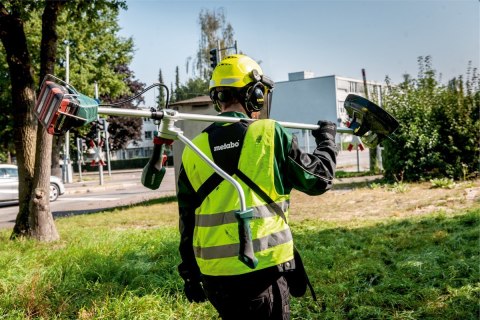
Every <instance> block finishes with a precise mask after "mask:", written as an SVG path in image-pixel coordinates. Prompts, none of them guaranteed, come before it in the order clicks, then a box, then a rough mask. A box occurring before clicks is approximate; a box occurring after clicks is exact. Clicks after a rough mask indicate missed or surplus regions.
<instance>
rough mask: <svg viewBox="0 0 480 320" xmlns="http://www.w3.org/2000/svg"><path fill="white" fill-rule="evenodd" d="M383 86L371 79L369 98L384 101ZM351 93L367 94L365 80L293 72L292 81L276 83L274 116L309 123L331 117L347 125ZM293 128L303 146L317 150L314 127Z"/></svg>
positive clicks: (340, 137)
mask: <svg viewBox="0 0 480 320" xmlns="http://www.w3.org/2000/svg"><path fill="white" fill-rule="evenodd" d="M383 86H384V85H382V84H379V83H376V82H367V87H368V93H369V98H370V99H371V100H373V101H376V102H377V103H379V104H380V105H381V99H382V96H381V94H382V88H383ZM350 93H354V94H357V95H360V96H365V94H364V85H363V81H362V80H357V79H351V78H345V77H340V76H336V75H331V76H323V77H314V75H313V73H311V72H305V71H302V72H295V73H289V75H288V81H282V82H276V83H275V89H274V91H273V99H272V110H271V118H272V119H275V120H278V121H288V122H299V123H309V124H316V123H317V121H318V120H329V121H332V122H335V123H336V124H337V126H339V127H340V126H345V121H346V120H347V118H348V116H347V113H346V110H345V108H344V106H343V105H344V102H345V98H346V97H347V95H348V94H350ZM290 131H291V132H292V133H293V134H295V135H297V138H298V141H299V144H300V146H301V147H303V148H305V149H306V150H308V151H309V152H311V151H313V148H314V141H313V137H312V136H311V134H310V131H306V130H299V129H290ZM349 139H351V135H337V143H340V142H341V141H349Z"/></svg>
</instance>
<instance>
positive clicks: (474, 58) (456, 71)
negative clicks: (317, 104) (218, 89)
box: [119, 0, 480, 104]
mask: <svg viewBox="0 0 480 320" xmlns="http://www.w3.org/2000/svg"><path fill="white" fill-rule="evenodd" d="M127 5H128V10H126V11H122V12H121V13H120V16H119V25H120V27H121V31H120V36H122V37H131V38H133V41H134V43H135V52H134V58H133V61H132V63H131V65H130V67H131V69H132V70H133V71H134V73H135V77H136V78H137V79H138V80H140V81H141V82H144V83H145V84H147V85H150V84H152V83H155V82H158V74H159V70H160V69H161V70H162V75H163V79H164V82H165V83H166V84H167V85H168V86H169V87H170V84H171V83H174V82H175V69H176V67H177V66H178V67H179V70H180V73H179V74H180V82H181V83H184V82H185V81H186V80H187V79H188V78H190V77H192V76H193V74H192V73H191V72H190V73H188V74H187V73H186V62H187V59H188V57H194V56H195V54H196V52H197V50H198V47H199V42H200V34H201V33H200V25H199V14H200V12H201V10H202V9H206V10H209V11H213V10H220V9H222V10H223V12H224V15H225V18H226V21H227V22H229V23H230V24H231V25H232V27H233V30H234V38H235V40H236V41H237V45H238V49H239V50H241V51H242V52H243V53H245V54H247V55H249V56H250V57H252V58H253V59H255V60H256V61H259V62H260V65H261V67H262V69H263V72H264V74H265V75H267V76H269V77H270V78H272V79H273V80H274V81H275V82H279V81H287V80H288V73H291V72H298V71H309V72H313V74H314V76H315V77H320V76H326V75H337V76H343V77H348V78H354V79H362V73H361V70H362V68H363V69H365V71H366V77H367V80H369V81H376V82H383V81H384V80H385V77H386V76H388V77H389V78H390V79H391V80H392V81H393V82H394V83H398V82H400V81H401V80H402V79H403V74H406V73H407V74H410V75H412V76H413V77H417V75H418V70H419V68H418V61H417V59H418V57H420V56H422V57H425V56H431V57H432V65H433V68H434V69H435V70H436V71H437V75H438V78H439V80H440V81H441V82H443V83H445V82H446V81H447V80H449V79H451V78H453V77H456V76H459V75H465V74H466V73H467V69H468V64H469V61H471V63H472V66H473V67H477V68H478V67H479V66H480V63H479V60H480V1H478V0H449V1H441V0H402V1H399V0H369V1H365V0H355V1H353V0H352V1H346V0H337V1H327V0H316V1H315V0H310V1H287V0H256V1H252V0H243V1H234V0H231V1H225V0H217V1H200V0H196V1H187V0H156V1H155V0H127ZM150 95H151V99H152V101H153V99H154V95H155V92H153V93H150ZM145 98H146V100H147V101H146V102H147V104H148V100H149V99H150V98H149V96H148V94H147V95H146V96H145Z"/></svg>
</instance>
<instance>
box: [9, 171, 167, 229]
mask: <svg viewBox="0 0 480 320" xmlns="http://www.w3.org/2000/svg"><path fill="white" fill-rule="evenodd" d="M141 174H142V171H141V170H132V171H117V172H114V173H112V175H111V176H108V174H107V173H105V175H104V184H103V185H100V184H99V176H98V173H93V174H92V173H90V174H88V175H84V176H83V179H84V181H82V182H74V183H69V184H66V185H65V188H66V192H65V194H64V195H62V196H60V197H59V198H58V199H57V201H55V202H51V203H50V210H51V211H52V214H53V216H54V217H64V216H71V215H78V214H85V213H92V212H98V211H102V210H104V209H108V208H113V207H119V206H125V205H129V204H135V203H139V202H143V201H147V200H151V199H155V198H161V197H166V196H172V195H175V174H174V170H173V168H167V171H166V173H165V176H164V179H163V181H162V184H161V185H160V188H159V189H158V190H150V189H148V188H145V187H144V186H143V185H142V184H141V182H140V177H141ZM77 179H78V176H75V177H74V181H75V180H77ZM17 214H18V202H10V203H2V204H0V229H1V228H12V227H13V226H14V224H15V217H16V216H17Z"/></svg>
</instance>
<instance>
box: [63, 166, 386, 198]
mask: <svg viewBox="0 0 480 320" xmlns="http://www.w3.org/2000/svg"><path fill="white" fill-rule="evenodd" d="M338 169H339V170H343V169H342V168H338ZM349 171H353V170H349ZM355 171H356V170H355ZM141 176H142V169H131V170H116V171H112V174H111V176H109V175H108V172H104V177H103V182H104V183H103V185H100V178H99V173H98V172H89V173H87V174H85V173H83V174H82V181H79V175H78V173H77V174H74V176H73V181H74V182H72V183H67V184H65V194H67V195H68V194H79V193H90V192H98V191H106V190H112V189H120V188H134V187H140V186H141V187H143V185H142V182H141ZM382 177H383V176H382V175H374V176H363V177H351V178H339V179H335V180H334V185H345V184H352V183H362V182H369V181H374V180H377V179H381V178H382ZM159 191H161V192H167V193H169V194H172V193H175V192H176V181H175V170H174V168H173V167H167V171H166V172H165V176H164V178H163V181H162V183H161V185H160V188H159Z"/></svg>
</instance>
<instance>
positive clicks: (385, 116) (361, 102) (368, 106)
mask: <svg viewBox="0 0 480 320" xmlns="http://www.w3.org/2000/svg"><path fill="white" fill-rule="evenodd" d="M155 86H162V87H164V88H165V89H166V91H167V99H166V101H167V103H166V107H165V109H151V110H148V111H147V110H132V109H121V108H115V107H114V106H116V105H119V104H122V103H125V102H127V101H130V100H132V99H134V98H136V97H138V96H140V95H141V94H143V93H144V92H146V91H147V90H149V89H151V88H153V87H155ZM168 100H169V99H168V87H167V86H165V85H163V84H160V83H157V84H154V85H151V86H149V87H148V88H146V89H145V90H143V91H142V92H141V93H139V94H137V95H136V96H134V97H132V98H130V99H128V100H126V101H122V102H120V103H116V104H109V105H102V104H100V103H99V102H98V101H97V100H95V99H93V98H89V97H87V96H85V95H83V94H81V93H79V92H78V91H77V90H75V88H74V87H72V86H71V85H70V84H68V83H65V82H63V81H62V80H60V79H57V78H55V77H54V76H52V75H47V76H46V77H45V79H44V81H43V82H42V86H41V91H40V95H39V97H38V99H37V103H36V105H35V115H36V116H37V117H38V119H39V121H40V123H41V124H42V125H43V126H45V128H46V129H47V132H48V133H50V134H54V135H60V134H63V133H65V132H66V131H68V130H69V129H71V128H74V127H80V126H83V125H86V124H88V123H90V122H93V121H95V120H97V118H98V115H108V116H128V117H142V118H151V119H153V120H157V121H159V125H158V133H157V136H156V137H155V138H156V139H155V144H154V152H153V155H152V158H151V159H150V161H149V163H148V164H147V165H146V166H145V168H144V169H143V172H142V178H141V181H142V184H143V185H144V186H145V187H147V188H150V189H153V190H155V189H157V188H158V187H159V186H160V184H161V181H162V179H163V176H164V174H165V168H164V166H163V163H164V157H163V145H164V144H166V143H170V142H168V141H172V140H180V141H182V142H183V143H185V144H186V145H187V146H188V147H189V148H191V149H192V150H193V151H194V152H195V153H196V154H197V155H198V156H199V157H200V158H201V159H203V160H204V161H205V162H206V163H207V164H208V165H209V166H210V167H211V168H212V169H213V170H214V171H215V172H217V173H218V174H219V175H220V176H221V177H222V178H224V179H225V180H227V181H228V182H230V183H231V184H232V185H233V186H234V187H235V189H236V191H237V193H238V197H239V200H240V210H239V211H237V212H236V216H237V219H238V223H239V239H240V249H239V251H240V252H239V259H240V260H241V261H242V262H243V263H245V264H246V265H247V266H248V267H250V268H255V267H256V265H257V262H258V261H257V259H256V258H255V255H254V251H253V242H252V236H251V229H250V224H249V221H250V220H251V219H252V209H251V208H247V206H246V201H245V194H244V192H243V189H242V187H241V186H240V184H239V183H238V182H237V181H236V180H235V179H234V178H232V177H231V176H230V175H229V174H227V173H226V172H225V171H224V170H222V168H220V167H219V166H217V165H216V164H215V163H214V162H213V161H212V160H211V159H210V158H209V157H207V156H206V155H205V154H204V153H203V152H202V151H201V150H200V149H199V148H197V146H195V145H194V144H193V143H192V141H191V140H189V139H188V138H187V137H185V136H184V135H183V132H182V131H181V130H180V129H179V128H178V127H176V126H175V122H176V121H185V120H186V121H206V122H220V123H235V122H239V121H240V120H243V121H244V119H239V118H233V117H219V116H210V115H199V114H188V113H179V112H177V111H175V110H171V109H168ZM345 109H346V110H347V114H348V116H349V117H350V118H351V120H350V121H349V122H348V127H339V128H337V132H339V133H347V134H353V135H355V136H358V137H362V138H363V139H364V142H365V145H367V146H368V147H370V148H372V147H375V146H376V145H378V143H380V142H381V141H382V140H383V139H385V138H386V137H389V136H390V135H391V134H392V133H393V132H394V131H395V130H396V129H397V127H398V125H399V124H398V122H397V120H396V119H395V118H393V117H392V116H391V115H390V114H389V113H388V112H386V111H385V110H383V109H382V108H380V107H379V106H377V105H376V104H374V103H373V102H371V101H369V100H367V99H365V98H363V97H360V96H357V95H354V94H350V95H348V96H347V98H346V99H345ZM248 121H258V120H255V119H250V120H248ZM278 123H279V124H280V125H282V126H283V127H286V128H292V129H305V130H315V129H319V126H318V125H314V124H304V123H293V122H280V121H279V122H278Z"/></svg>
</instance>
